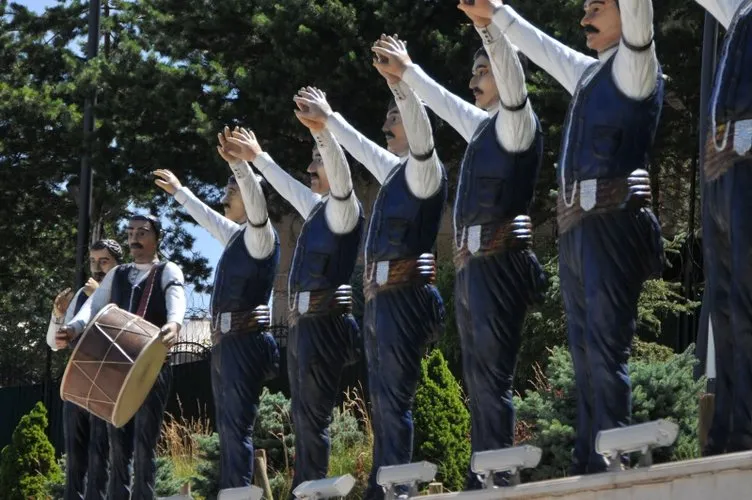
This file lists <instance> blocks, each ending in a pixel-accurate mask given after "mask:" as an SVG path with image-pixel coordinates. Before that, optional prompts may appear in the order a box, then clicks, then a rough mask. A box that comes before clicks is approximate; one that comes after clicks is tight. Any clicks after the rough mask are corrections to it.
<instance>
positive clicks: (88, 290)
mask: <svg viewBox="0 0 752 500" xmlns="http://www.w3.org/2000/svg"><path fill="white" fill-rule="evenodd" d="M97 288H99V283H97V280H95V279H94V278H89V279H88V280H87V281H86V284H85V285H84V293H85V294H86V296H87V297H91V294H92V293H94V291H95V290H96V289H97Z"/></svg>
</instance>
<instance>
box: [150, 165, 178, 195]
mask: <svg viewBox="0 0 752 500" xmlns="http://www.w3.org/2000/svg"><path fill="white" fill-rule="evenodd" d="M152 174H154V175H156V176H157V177H159V179H154V184H156V185H157V186H159V187H160V188H162V189H163V190H165V191H167V192H168V193H170V194H173V195H174V194H175V193H177V192H178V189H180V188H181V187H183V185H182V184H180V181H179V180H178V178H177V177H176V176H175V174H173V173H172V172H170V171H169V170H165V169H159V170H155V171H154V172H152Z"/></svg>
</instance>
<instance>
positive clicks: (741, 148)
mask: <svg viewBox="0 0 752 500" xmlns="http://www.w3.org/2000/svg"><path fill="white" fill-rule="evenodd" d="M750 149H752V120H740V121H738V122H736V123H735V124H734V151H735V152H736V154H738V155H739V156H744V155H745V154H747V153H748V152H749V150H750Z"/></svg>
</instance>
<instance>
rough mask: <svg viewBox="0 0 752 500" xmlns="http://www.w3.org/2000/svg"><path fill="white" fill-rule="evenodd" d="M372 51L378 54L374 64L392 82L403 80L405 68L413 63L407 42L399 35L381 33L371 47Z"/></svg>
mask: <svg viewBox="0 0 752 500" xmlns="http://www.w3.org/2000/svg"><path fill="white" fill-rule="evenodd" d="M371 51H373V53H374V54H376V55H375V57H374V58H373V66H374V67H375V68H376V69H377V70H378V72H379V73H380V74H381V76H383V77H384V78H386V80H387V82H389V83H390V84H394V83H397V82H398V81H399V80H401V79H402V75H403V74H404V72H405V70H406V69H407V68H408V67H410V66H412V65H413V61H412V60H411V59H410V56H409V55H408V53H407V43H405V42H404V41H403V40H400V39H399V38H398V37H397V35H394V36H387V35H381V38H379V39H378V40H376V42H375V43H374V44H373V47H371ZM387 75H389V76H387Z"/></svg>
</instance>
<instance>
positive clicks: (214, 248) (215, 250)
mask: <svg viewBox="0 0 752 500" xmlns="http://www.w3.org/2000/svg"><path fill="white" fill-rule="evenodd" d="M11 1H15V3H18V4H21V5H24V6H26V7H28V8H30V9H32V10H34V11H36V12H43V11H44V9H45V7H48V6H53V5H55V4H57V3H58V2H56V1H55V0H20V1H19V0H11ZM186 229H187V230H188V232H189V233H191V234H192V235H193V236H194V237H195V238H196V245H195V247H194V249H195V250H196V251H197V252H198V253H200V254H201V255H203V256H204V257H206V258H207V259H209V265H210V266H212V268H213V267H214V265H215V264H216V263H217V261H219V256H220V255H221V254H222V246H221V245H220V244H219V243H218V242H217V241H216V240H215V239H214V238H212V236H211V235H210V234H209V233H208V232H207V231H205V230H204V229H203V228H202V227H200V226H197V225H193V224H191V225H189V226H188V227H187V228H186ZM187 292H188V293H189V303H188V306H189V307H191V306H193V307H208V305H209V300H208V297H207V296H205V295H195V294H193V293H192V289H189V290H187Z"/></svg>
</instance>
